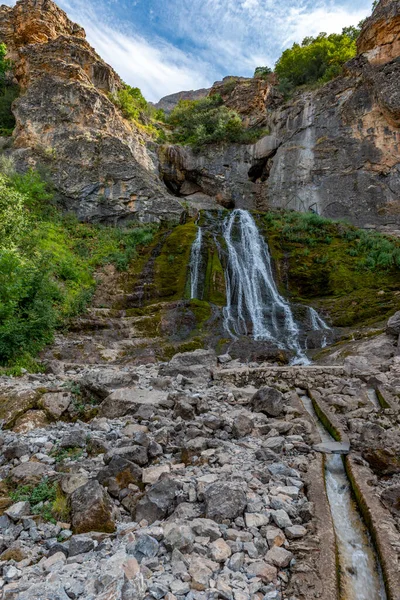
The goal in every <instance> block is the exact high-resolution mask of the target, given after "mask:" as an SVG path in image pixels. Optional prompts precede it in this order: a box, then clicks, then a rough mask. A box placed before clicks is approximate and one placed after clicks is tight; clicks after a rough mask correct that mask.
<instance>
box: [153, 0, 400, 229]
mask: <svg viewBox="0 0 400 600" xmlns="http://www.w3.org/2000/svg"><path fill="white" fill-rule="evenodd" d="M399 14H400V8H399V2H398V1H397V2H388V1H383V2H380V3H379V5H378V6H377V8H376V9H375V11H374V13H373V15H372V16H371V17H370V18H369V19H368V20H367V21H366V23H365V25H364V27H363V30H362V33H361V36H360V40H359V43H358V50H359V55H358V56H357V57H356V58H354V59H353V60H351V61H349V63H347V64H346V65H345V69H344V73H343V75H342V76H341V77H338V78H336V79H335V80H333V81H331V82H330V83H328V84H327V85H325V86H323V87H322V88H319V89H318V90H315V91H309V92H306V93H304V92H303V93H298V94H296V95H295V97H294V98H293V99H292V100H291V101H290V102H288V103H285V102H284V100H283V98H282V96H280V95H279V93H278V92H277V89H276V87H274V83H276V82H274V80H273V76H269V79H268V80H260V79H253V80H249V79H244V78H228V79H225V80H224V81H222V82H218V83H216V84H214V86H213V88H212V90H211V92H210V93H220V94H221V96H222V97H223V100H224V102H225V104H226V106H228V107H229V108H232V109H234V110H236V111H237V112H238V113H239V114H240V115H241V116H242V119H243V121H244V123H245V124H246V125H248V126H250V127H252V126H257V127H264V128H265V129H266V133H267V135H266V136H265V137H264V138H263V139H262V140H260V141H259V142H258V143H257V144H256V145H253V146H243V145H242V146H237V145H230V146H226V145H225V146H222V147H221V146H219V147H207V148H205V149H204V150H202V151H201V152H200V153H196V154H193V153H192V152H191V151H190V150H185V149H184V150H182V149H177V150H175V149H171V148H170V149H169V150H168V151H167V152H166V151H165V150H163V151H162V160H161V166H162V170H163V173H164V175H165V177H166V180H168V181H169V182H171V180H172V181H173V182H174V184H175V185H176V186H177V189H178V191H180V190H182V191H180V193H181V194H182V195H184V196H186V200H187V201H188V202H189V203H190V202H191V199H192V200H193V204H194V205H196V202H199V201H200V198H201V201H202V202H204V196H200V197H199V196H198V194H200V195H201V194H205V195H207V196H209V197H210V198H212V199H213V200H214V201H215V202H216V203H218V204H221V205H223V206H235V207H238V208H255V209H259V210H266V209H268V207H277V208H281V207H283V208H288V209H294V210H298V211H308V210H314V211H316V212H318V213H319V214H322V215H324V216H327V217H335V218H336V217H337V218H347V219H348V220H350V221H352V222H353V223H355V224H358V225H362V226H364V225H368V224H372V225H385V224H399V223H400V200H399V197H400V149H399V139H400V138H399V136H400V130H399V127H400V85H399V81H400V56H399V54H400V48H399V44H400V41H399V40H400V37H399V36H400V34H399V31H400V21H399ZM234 79H236V82H235V81H234ZM188 182H189V183H190V186H188V185H187V184H188ZM194 186H197V187H196V189H195V187H194Z"/></svg>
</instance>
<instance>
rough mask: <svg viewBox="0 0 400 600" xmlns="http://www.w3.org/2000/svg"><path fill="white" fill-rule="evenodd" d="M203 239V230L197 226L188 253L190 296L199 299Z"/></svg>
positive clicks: (200, 295)
mask: <svg viewBox="0 0 400 600" xmlns="http://www.w3.org/2000/svg"><path fill="white" fill-rule="evenodd" d="M202 240H203V230H202V228H201V227H198V228H197V235H196V239H195V241H194V242H193V245H192V250H191V254H190V298H197V299H199V300H201V297H202V294H200V293H199V292H200V290H199V274H200V267H201V244H202Z"/></svg>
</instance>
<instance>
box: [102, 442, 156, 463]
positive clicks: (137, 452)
mask: <svg viewBox="0 0 400 600" xmlns="http://www.w3.org/2000/svg"><path fill="white" fill-rule="evenodd" d="M113 458H124V459H125V460H129V461H130V462H133V463H136V464H137V465H140V466H142V467H143V466H144V465H147V463H148V462H149V457H148V454H147V449H146V448H145V447H144V446H121V447H120V448H114V449H113V450H111V451H110V452H108V453H107V454H106V455H105V457H104V462H105V463H106V464H108V463H110V462H111V461H112V459H113Z"/></svg>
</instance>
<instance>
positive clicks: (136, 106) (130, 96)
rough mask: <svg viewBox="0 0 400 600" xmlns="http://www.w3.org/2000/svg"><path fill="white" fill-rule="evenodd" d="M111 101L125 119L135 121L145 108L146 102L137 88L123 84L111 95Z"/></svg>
mask: <svg viewBox="0 0 400 600" xmlns="http://www.w3.org/2000/svg"><path fill="white" fill-rule="evenodd" d="M111 99H112V101H113V102H114V104H115V105H116V106H118V108H119V109H120V110H121V111H122V113H123V115H124V117H125V118H126V119H132V120H133V121H137V120H138V119H139V117H140V115H141V114H142V113H143V112H145V111H146V110H147V107H148V103H147V101H146V99H145V98H144V96H143V94H142V92H141V91H140V89H139V88H137V87H136V88H134V87H131V86H130V85H124V87H123V88H122V89H120V90H118V91H117V92H115V93H114V94H112V96H111Z"/></svg>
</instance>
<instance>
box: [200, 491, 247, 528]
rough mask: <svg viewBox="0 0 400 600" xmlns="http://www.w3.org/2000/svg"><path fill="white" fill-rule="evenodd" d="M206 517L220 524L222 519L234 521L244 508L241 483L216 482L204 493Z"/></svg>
mask: <svg viewBox="0 0 400 600" xmlns="http://www.w3.org/2000/svg"><path fill="white" fill-rule="evenodd" d="M204 499H205V504H206V517H207V518H209V519H213V520H214V521H217V523H221V522H222V521H223V520H224V519H236V517H240V516H242V515H243V511H244V509H245V508H246V503H247V501H246V494H245V492H244V491H243V483H234V482H228V481H222V482H216V483H213V484H211V485H210V486H208V487H207V488H206V489H205V491H204Z"/></svg>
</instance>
